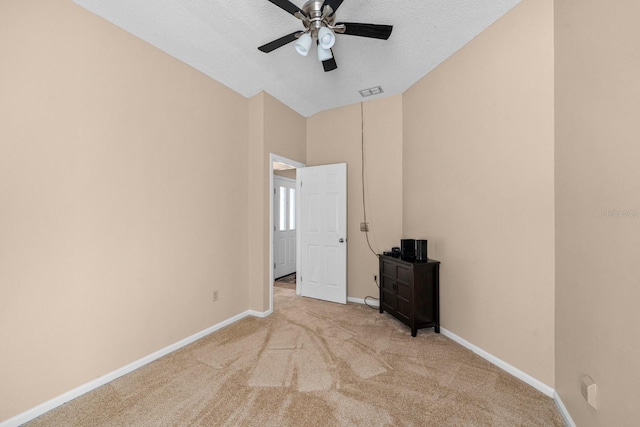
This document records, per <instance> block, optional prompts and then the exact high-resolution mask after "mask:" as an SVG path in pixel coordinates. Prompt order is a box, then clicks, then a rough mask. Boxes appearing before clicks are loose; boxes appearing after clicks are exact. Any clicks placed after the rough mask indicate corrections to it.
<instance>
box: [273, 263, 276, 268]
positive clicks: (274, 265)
mask: <svg viewBox="0 0 640 427" xmlns="http://www.w3.org/2000/svg"><path fill="white" fill-rule="evenodd" d="M273 269H274V270H275V269H276V263H275V262H274V263H273Z"/></svg>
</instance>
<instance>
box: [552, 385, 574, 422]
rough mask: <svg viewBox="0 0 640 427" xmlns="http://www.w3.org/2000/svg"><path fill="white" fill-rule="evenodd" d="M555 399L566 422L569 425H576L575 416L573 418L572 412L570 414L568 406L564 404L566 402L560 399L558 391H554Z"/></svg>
mask: <svg viewBox="0 0 640 427" xmlns="http://www.w3.org/2000/svg"><path fill="white" fill-rule="evenodd" d="M553 401H554V402H556V406H557V407H558V409H559V410H560V413H561V414H562V417H563V418H564V422H565V424H566V425H567V426H568V427H576V423H575V422H574V421H573V418H571V414H569V411H568V410H567V407H566V406H564V403H562V399H560V395H559V394H558V392H557V391H554V392H553Z"/></svg>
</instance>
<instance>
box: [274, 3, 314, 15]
mask: <svg viewBox="0 0 640 427" xmlns="http://www.w3.org/2000/svg"><path fill="white" fill-rule="evenodd" d="M269 1H270V2H271V3H273V4H275V5H276V6H278V7H279V8H280V9H282V10H284V11H286V12H289V13H290V14H292V15H294V16H295V14H296V12H300V13H301V14H302V15H303V16H306V14H305V13H304V12H303V11H302V10H300V8H299V7H298V6H296V5H295V4H293V3H291V2H290V1H289V0H269Z"/></svg>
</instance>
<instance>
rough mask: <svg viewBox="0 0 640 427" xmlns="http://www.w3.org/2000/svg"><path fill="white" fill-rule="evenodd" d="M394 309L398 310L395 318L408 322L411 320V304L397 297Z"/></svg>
mask: <svg viewBox="0 0 640 427" xmlns="http://www.w3.org/2000/svg"><path fill="white" fill-rule="evenodd" d="M396 307H397V308H398V309H397V311H396V313H397V314H398V315H397V316H396V317H398V318H402V319H401V320H403V321H405V322H406V321H408V320H409V319H410V318H411V303H410V302H409V301H407V300H406V299H404V298H401V297H400V296H398V297H397V298H396Z"/></svg>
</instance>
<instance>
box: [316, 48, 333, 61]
mask: <svg viewBox="0 0 640 427" xmlns="http://www.w3.org/2000/svg"><path fill="white" fill-rule="evenodd" d="M331 58H333V53H331V49H325V48H323V47H322V46H320V45H318V61H320V62H322V61H326V60H327V59H331Z"/></svg>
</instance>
